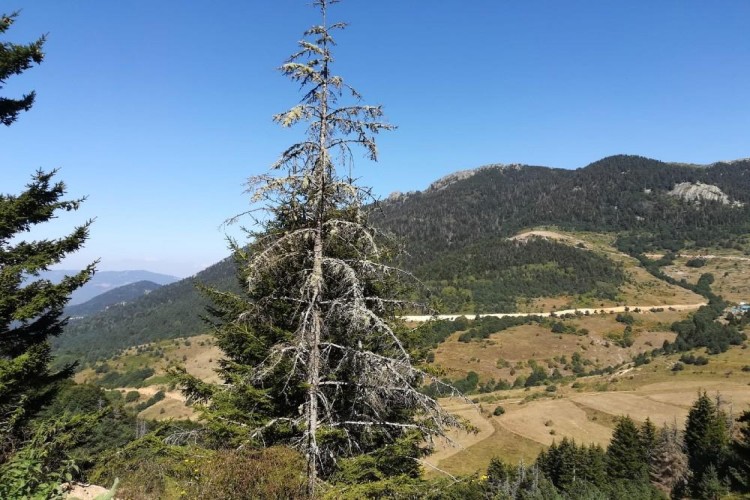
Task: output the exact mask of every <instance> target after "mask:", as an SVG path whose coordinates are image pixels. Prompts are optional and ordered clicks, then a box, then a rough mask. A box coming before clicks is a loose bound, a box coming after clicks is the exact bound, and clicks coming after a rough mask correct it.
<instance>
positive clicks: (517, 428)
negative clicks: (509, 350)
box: [426, 347, 750, 474]
mask: <svg viewBox="0 0 750 500" xmlns="http://www.w3.org/2000/svg"><path fill="white" fill-rule="evenodd" d="M677 360H678V356H668V357H660V358H657V359H656V360H654V361H653V362H652V363H650V364H647V365H642V366H639V367H636V368H634V367H632V366H631V367H626V368H625V369H623V370H622V371H621V372H620V373H619V374H616V375H615V376H611V377H604V376H602V377H583V378H579V379H578V380H577V381H576V386H577V387H578V388H577V389H573V388H571V387H570V385H567V386H565V387H561V388H560V389H559V390H558V391H557V392H556V393H555V394H553V395H552V396H551V397H544V396H548V395H547V394H545V393H544V389H543V388H532V389H530V390H513V391H501V392H498V393H494V394H484V395H481V396H480V397H479V398H480V400H481V401H482V403H481V405H482V407H483V411H482V412H478V411H474V412H473V414H472V418H470V421H471V422H472V423H473V424H474V425H475V426H477V427H479V424H480V420H479V419H483V420H485V421H486V422H489V423H490V424H491V425H492V426H493V428H494V429H495V430H494V432H493V433H490V434H488V433H487V432H486V431H485V432H483V433H482V434H481V435H482V436H486V437H484V439H481V440H477V438H476V436H473V437H472V439H471V441H466V442H465V443H464V442H463V441H462V440H461V437H460V435H458V436H457V438H456V439H457V441H458V442H459V444H460V445H462V446H463V448H461V447H455V448H452V449H453V451H452V452H448V451H446V449H445V447H447V446H449V445H447V444H445V443H442V444H440V445H439V446H438V449H437V451H436V453H434V454H433V455H431V456H430V457H428V461H429V462H431V463H433V464H434V465H435V466H436V467H438V468H440V469H442V470H444V471H446V472H448V473H451V474H455V473H467V472H471V471H476V470H477V469H479V470H481V469H482V468H484V467H486V466H487V464H488V463H489V461H490V459H491V458H492V457H500V458H502V459H504V460H505V461H506V462H509V463H515V462H517V461H518V460H521V459H522V460H524V461H525V462H526V463H528V462H530V461H533V460H534V457H535V456H536V454H538V452H539V451H540V450H541V449H543V448H544V447H546V446H549V445H550V444H551V443H552V442H553V440H557V441H559V440H560V439H562V438H563V437H568V438H571V439H575V440H576V442H578V443H598V444H600V445H602V446H606V445H607V443H608V442H609V439H610V437H611V433H612V429H613V427H614V425H615V423H616V421H617V417H618V416H621V415H628V416H630V417H631V418H633V419H634V420H635V421H636V422H643V421H645V420H646V418H649V419H651V421H652V422H654V423H655V424H656V425H657V426H660V425H663V424H669V425H671V424H673V423H674V424H676V425H678V426H682V425H684V420H685V417H686V415H687V413H688V411H689V409H690V406H691V405H692V403H693V401H695V399H696V397H697V395H698V394H699V392H700V391H706V392H707V393H708V394H709V395H712V396H714V397H718V398H719V399H720V401H721V404H722V407H723V408H724V410H725V411H727V412H730V413H731V414H733V415H737V414H739V412H742V411H744V410H748V409H750V372H746V371H742V367H743V366H746V365H748V364H750V354H748V350H747V349H743V348H740V347H733V348H731V349H730V350H729V351H727V352H726V353H723V354H720V355H717V356H711V357H710V358H709V360H710V361H709V364H708V365H705V366H691V365H686V366H685V370H684V371H680V372H672V371H671V367H672V365H673V364H674V363H675V362H676V361H677ZM534 394H538V395H539V396H542V397H540V398H538V399H533V398H532V396H533V395H534ZM524 396H525V397H524ZM502 398H507V399H502ZM521 398H523V399H521ZM450 404H451V403H450V402H446V405H448V407H449V408H450ZM497 404H500V405H502V406H503V408H505V410H506V412H505V414H504V415H501V416H498V417H494V416H492V410H493V409H494V407H495V406H496V405H497ZM483 428H485V429H486V428H487V427H486V424H484V427H483ZM426 472H428V473H429V474H437V472H434V470H433V472H430V471H427V470H426Z"/></svg>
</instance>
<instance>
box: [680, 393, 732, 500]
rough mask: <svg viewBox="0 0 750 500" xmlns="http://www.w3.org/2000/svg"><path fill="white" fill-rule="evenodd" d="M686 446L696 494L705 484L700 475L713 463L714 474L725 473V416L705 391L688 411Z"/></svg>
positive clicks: (726, 439) (727, 449) (726, 431)
mask: <svg viewBox="0 0 750 500" xmlns="http://www.w3.org/2000/svg"><path fill="white" fill-rule="evenodd" d="M685 450H686V452H687V455H688V465H689V466H690V471H691V472H692V476H691V480H690V489H691V491H692V492H693V493H694V494H698V492H699V491H700V490H701V488H703V487H704V486H705V485H706V484H708V483H706V482H704V480H703V479H704V478H703V476H704V475H705V474H706V473H707V472H708V471H709V467H710V466H713V473H714V474H718V476H719V477H723V476H724V473H725V470H724V468H725V465H726V463H725V462H726V458H727V453H728V451H729V432H728V430H727V417H726V414H725V413H724V412H723V411H721V409H720V408H719V407H718V405H716V404H714V402H713V401H711V398H709V397H708V395H707V394H706V393H705V392H703V393H701V394H700V395H699V396H698V399H697V400H696V401H695V403H694V404H693V406H692V407H691V408H690V412H689V413H688V417H687V421H686V423H685ZM707 481H709V480H708V479H707ZM709 482H710V481H709Z"/></svg>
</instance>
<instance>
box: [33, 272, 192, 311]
mask: <svg viewBox="0 0 750 500" xmlns="http://www.w3.org/2000/svg"><path fill="white" fill-rule="evenodd" d="M77 272H78V271H76V270H65V269H53V270H49V271H44V272H43V273H41V275H40V277H41V278H43V279H48V280H50V281H52V282H53V283H58V282H60V281H61V280H62V279H63V277H65V276H66V275H72V274H75V273H77ZM179 279H180V278H177V277H175V276H170V275H168V274H159V273H153V272H151V271H97V272H96V273H95V274H94V276H92V278H91V280H89V282H88V283H86V284H85V285H83V286H82V287H81V288H79V289H78V290H76V291H74V292H73V295H72V296H71V298H70V302H69V303H68V305H71V306H73V305H77V304H83V303H84V302H86V301H88V300H91V299H92V298H94V297H96V296H97V295H101V294H102V293H105V292H108V291H110V290H113V289H115V288H117V287H120V286H123V285H128V284H130V283H135V282H138V281H151V282H153V283H156V284H158V285H168V284H170V283H174V282H175V281H179Z"/></svg>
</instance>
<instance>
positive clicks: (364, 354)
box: [181, 0, 457, 495]
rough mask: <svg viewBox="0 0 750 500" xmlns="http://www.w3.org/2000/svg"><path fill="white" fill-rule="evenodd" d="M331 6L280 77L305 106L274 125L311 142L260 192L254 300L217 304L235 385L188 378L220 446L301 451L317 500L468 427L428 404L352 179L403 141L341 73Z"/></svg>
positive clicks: (256, 191) (245, 260) (227, 377)
mask: <svg viewBox="0 0 750 500" xmlns="http://www.w3.org/2000/svg"><path fill="white" fill-rule="evenodd" d="M332 3H334V1H332V0H317V1H316V2H314V5H315V6H316V7H317V8H318V9H319V10H320V13H321V16H322V23H321V24H320V25H318V26H313V27H312V28H310V29H309V30H308V31H307V32H306V33H305V38H304V40H302V41H301V42H299V51H298V52H297V53H295V54H294V55H292V56H291V57H290V58H289V60H288V61H287V62H286V63H285V64H283V65H282V66H281V68H280V69H281V72H282V73H283V74H284V75H285V76H287V77H289V78H290V79H291V80H292V81H294V82H297V83H299V84H300V86H301V88H302V90H303V92H304V94H303V97H302V99H301V101H300V103H299V104H298V105H296V106H294V107H292V108H291V109H290V110H288V111H286V112H284V113H281V114H279V115H277V116H275V117H274V120H275V121H276V122H277V123H279V124H281V125H282V126H283V127H292V126H294V125H297V124H306V136H305V138H304V140H302V141H301V142H298V143H296V144H294V145H292V146H291V147H289V148H288V149H287V150H286V151H284V152H283V153H282V154H281V157H280V158H279V160H278V161H277V162H276V163H275V164H274V165H273V166H272V169H271V171H270V173H269V174H267V175H261V176H258V177H255V178H252V179H251V180H250V188H249V192H250V193H251V194H252V202H253V206H254V208H253V209H252V210H251V211H250V212H248V213H246V214H243V215H250V216H251V217H252V219H253V222H254V223H255V224H256V227H260V230H258V231H254V232H250V236H251V243H250V244H249V245H248V246H246V247H245V246H239V245H236V244H235V245H233V246H234V252H235V258H236V259H237V261H238V264H239V266H238V267H239V269H240V274H241V282H242V286H243V288H244V293H243V294H242V295H236V294H231V293H225V292H220V291H217V290H206V292H207V293H208V294H209V296H210V297H211V299H212V302H213V306H212V307H211V309H210V313H211V317H212V318H213V319H212V321H213V326H214V327H215V328H214V331H215V336H216V341H217V344H218V345H219V347H221V348H222V350H223V351H224V353H225V356H226V357H225V358H224V359H223V360H222V361H221V365H220V366H221V368H220V375H221V377H222V378H223V380H224V384H222V385H217V386H214V385H209V384H205V383H202V382H200V381H199V380H197V379H195V378H191V377H189V376H187V375H185V374H184V373H183V374H182V376H181V379H182V383H183V385H184V386H185V388H186V393H187V394H188V395H189V396H190V397H191V398H193V400H195V401H196V402H197V403H198V407H199V409H200V410H201V411H202V415H203V418H204V421H205V422H206V423H207V425H208V427H209V428H210V429H212V430H213V431H214V432H213V433H212V434H213V435H214V436H216V437H217V439H218V440H220V441H222V443H221V444H223V445H227V444H233V445H240V444H243V443H247V442H248V441H250V442H257V443H262V444H273V443H284V444H290V445H293V446H295V447H297V448H298V449H300V450H301V451H302V452H303V453H304V454H305V456H306V459H307V477H308V493H309V494H310V495H313V494H314V491H315V485H316V482H317V481H318V479H319V478H320V477H323V478H325V477H326V476H327V475H329V474H330V473H331V472H332V471H333V470H334V468H335V464H336V460H337V459H338V458H340V457H352V456H357V455H360V454H363V453H369V452H373V451H374V450H378V449H382V448H383V447H384V446H388V445H389V444H392V443H394V442H397V441H399V440H404V439H405V438H406V437H411V438H412V441H411V443H412V444H415V443H420V442H423V440H424V439H426V438H430V437H431V436H434V435H436V434H437V435H442V433H443V429H444V428H445V427H446V426H448V425H456V424H457V421H456V420H455V419H454V418H453V417H451V416H450V415H448V414H447V413H445V412H444V411H443V410H442V409H441V408H440V406H439V405H438V404H437V403H436V402H435V401H434V400H433V399H432V398H430V397H428V396H426V395H424V394H422V393H421V392H420V391H419V390H418V387H419V386H420V385H421V384H423V383H424V381H425V377H426V376H427V375H426V374H424V373H423V372H421V371H419V370H417V369H416V368H414V367H413V366H412V363H411V358H410V355H409V352H408V347H407V346H405V345H404V344H403V342H402V340H401V339H400V338H399V335H398V334H397V332H396V331H395V327H394V326H393V325H394V324H397V322H396V321H395V319H396V314H397V313H398V312H399V311H400V310H401V309H402V308H403V306H404V302H402V301H401V300H400V299H399V293H400V291H401V290H402V289H403V286H402V283H403V281H404V277H405V276H407V274H406V273H404V272H402V271H399V270H398V269H395V268H393V267H390V266H388V265H386V264H385V263H384V262H385V261H386V260H387V259H386V258H387V254H386V250H384V249H383V248H381V246H380V238H379V237H378V235H377V234H376V231H375V230H374V229H373V228H372V227H371V226H370V225H368V221H367V217H366V212H365V210H364V206H365V203H366V202H368V201H369V198H368V191H367V190H366V189H363V188H360V187H358V186H356V185H355V184H354V182H353V180H352V178H351V173H350V172H351V163H352V158H353V155H354V150H355V149H357V148H364V151H365V153H366V156H367V157H368V158H369V159H371V160H376V159H377V150H376V146H375V141H374V136H375V135H376V134H377V133H379V132H381V131H384V130H391V129H392V128H393V127H392V126H391V125H388V124H387V123H384V122H383V121H382V109H381V107H380V106H368V105H365V104H363V103H362V102H361V97H360V95H359V94H358V93H357V92H356V91H355V90H354V89H353V88H352V87H350V86H349V85H347V84H346V83H345V82H344V80H343V79H342V78H341V77H340V76H337V75H335V74H334V73H333V72H332V65H333V56H332V52H331V50H332V48H333V47H334V46H335V41H334V38H333V33H334V32H336V31H337V30H340V29H343V28H344V27H345V24H343V23H336V24H328V21H327V19H326V16H327V13H328V8H329V6H330V4H332ZM256 210H259V211H261V213H262V214H264V215H262V216H258V215H257V212H256ZM400 442H403V441H400ZM216 444H217V445H219V443H216ZM404 462H411V463H412V464H413V463H414V461H410V460H406V461H404ZM402 466H403V467H406V466H405V465H402ZM412 470H418V468H417V467H414V466H412Z"/></svg>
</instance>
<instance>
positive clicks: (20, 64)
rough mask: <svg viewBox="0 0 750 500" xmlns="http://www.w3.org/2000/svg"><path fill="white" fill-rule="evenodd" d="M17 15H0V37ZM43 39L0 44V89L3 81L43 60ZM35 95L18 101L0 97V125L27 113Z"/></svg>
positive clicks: (24, 96)
mask: <svg viewBox="0 0 750 500" xmlns="http://www.w3.org/2000/svg"><path fill="white" fill-rule="evenodd" d="M17 15H18V13H16V12H14V13H12V14H10V15H7V14H2V15H0V35H2V34H4V33H5V32H6V31H7V30H8V28H10V26H11V25H12V24H13V22H14V21H15V20H16V17H17ZM43 45H44V37H43V36H42V37H40V38H39V39H38V40H36V41H35V42H32V43H29V44H26V45H17V44H14V43H9V42H3V43H0V89H2V88H3V86H4V85H5V81H6V80H7V79H8V78H9V77H11V76H13V75H18V74H21V73H22V72H24V71H25V70H27V69H29V68H30V67H31V66H32V64H34V63H36V64H39V63H40V62H42V59H43V58H44V53H43V52H42V46H43ZM35 97H36V94H35V93H34V92H33V91H31V92H29V93H28V94H25V95H23V96H22V97H21V98H20V99H10V98H7V97H0V123H3V124H4V125H10V124H11V123H13V122H14V121H16V118H18V114H19V113H21V111H28V110H29V109H30V108H31V106H32V105H33V104H34V98H35Z"/></svg>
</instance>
